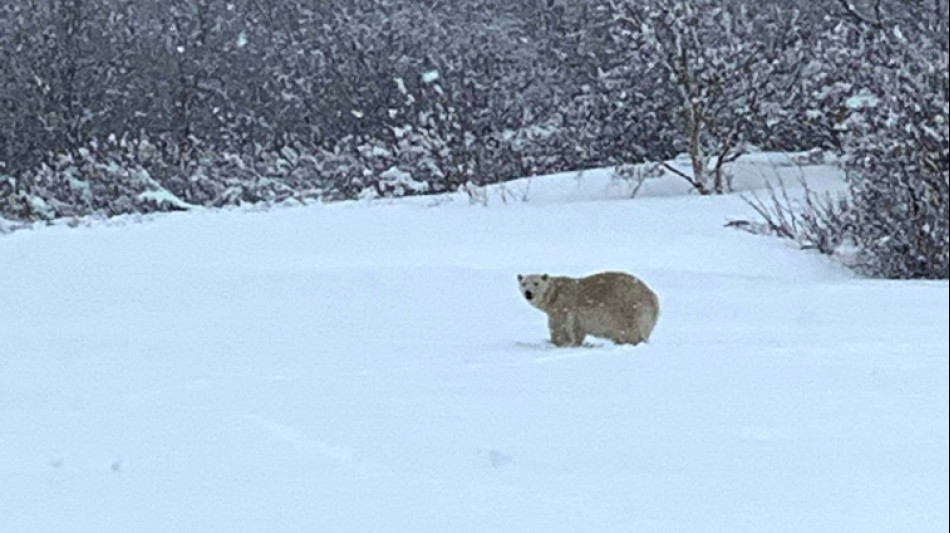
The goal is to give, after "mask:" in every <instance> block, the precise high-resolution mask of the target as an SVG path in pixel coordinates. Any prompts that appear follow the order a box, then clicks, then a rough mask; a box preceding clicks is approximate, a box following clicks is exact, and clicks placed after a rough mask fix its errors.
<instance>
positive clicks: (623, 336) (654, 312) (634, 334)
mask: <svg viewBox="0 0 950 533" xmlns="http://www.w3.org/2000/svg"><path fill="white" fill-rule="evenodd" d="M518 285H519V287H520V289H521V295H522V296H524V297H525V299H526V300H528V303H530V304H531V305H533V306H534V307H537V308H538V309H540V310H542V311H544V312H545V313H547V315H548V328H549V329H550V330H551V342H553V343H554V344H555V345H557V346H580V345H581V343H582V342H584V337H585V336H587V335H592V336H594V337H601V338H605V339H610V340H612V341H613V342H615V343H617V344H633V345H637V344H640V343H641V342H645V341H647V340H648V339H649V338H650V333H652V332H653V327H654V326H655V325H656V319H657V317H658V316H659V312H660V304H659V300H658V299H657V297H656V294H655V293H654V292H653V291H652V290H650V288H649V287H647V286H646V284H645V283H643V282H642V281H640V280H639V279H637V278H635V277H633V276H631V275H630V274H625V273H623V272H601V273H599V274H594V275H591V276H587V277H584V278H569V277H562V276H557V277H555V276H549V275H547V274H528V275H521V274H518Z"/></svg>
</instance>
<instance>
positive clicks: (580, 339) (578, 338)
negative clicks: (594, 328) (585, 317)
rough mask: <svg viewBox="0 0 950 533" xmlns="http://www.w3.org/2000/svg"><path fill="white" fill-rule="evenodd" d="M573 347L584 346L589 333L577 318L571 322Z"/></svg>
mask: <svg viewBox="0 0 950 533" xmlns="http://www.w3.org/2000/svg"><path fill="white" fill-rule="evenodd" d="M570 326H571V346H580V345H582V344H584V337H586V336H587V331H585V330H584V326H583V325H582V324H581V321H580V320H578V319H577V318H574V320H572V321H571V324H570Z"/></svg>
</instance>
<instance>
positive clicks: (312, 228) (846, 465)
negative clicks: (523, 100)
mask: <svg viewBox="0 0 950 533" xmlns="http://www.w3.org/2000/svg"><path fill="white" fill-rule="evenodd" d="M749 168H751V167H749ZM757 168H759V167H757ZM747 170H749V169H747ZM794 170H795V171H798V170H797V167H796V168H795V169H794ZM807 171H808V172H809V173H811V174H814V175H815V176H819V177H820V176H822V175H824V176H826V177H827V175H829V174H833V172H831V171H829V169H828V168H825V167H815V168H812V169H809V170H807ZM743 172H745V171H743ZM739 174H742V173H741V172H740V173H739ZM605 175H606V174H603V173H600V174H598V173H590V174H588V175H587V176H585V177H581V178H578V177H577V176H575V175H562V176H555V177H550V178H539V179H535V180H531V181H530V182H529V181H523V182H516V183H512V184H509V185H508V186H507V189H506V190H504V191H502V190H498V189H495V190H493V191H491V193H490V194H488V195H486V196H485V197H484V198H482V200H485V201H487V206H482V205H476V206H472V205H469V203H468V202H467V201H457V200H459V198H454V199H453V198H449V197H444V198H442V199H436V198H431V197H430V198H424V199H414V200H406V201H399V202H387V203H367V202H357V203H348V204H336V205H315V206H310V207H302V208H292V209H272V210H265V211H218V212H197V213H186V214H175V215H168V216H156V217H152V218H153V220H149V221H147V222H146V223H142V224H134V223H130V222H129V221H128V220H125V222H123V221H122V220H121V219H120V220H119V221H118V222H111V223H95V224H92V225H91V226H88V227H85V226H84V227H78V228H68V227H65V226H61V227H53V228H45V229H37V230H34V231H29V230H23V231H17V232H14V233H12V234H10V235H5V236H2V237H0V531H2V532H28V533H33V532H36V533H40V532H70V533H77V532H137V533H150V532H208V531H215V532H262V531H275V532H414V533H417V532H459V533H467V532H545V533H546V532H562V531H563V532H730V533H735V532H784V531H788V532H834V533H840V532H862V533H866V532H888V533H892V532H898V531H901V532H904V531H907V532H938V531H939V532H944V531H946V530H947V528H948V374H950V372H948V342H950V341H948V339H950V333H948V323H950V319H948V301H950V296H948V284H947V282H891V281H870V280H862V279H857V278H854V277H853V276H852V275H850V274H849V273H848V272H847V271H846V270H844V269H843V268H842V267H839V266H837V265H835V264H833V263H832V262H830V260H828V259H827V258H824V257H821V256H818V255H816V254H812V253H809V252H801V251H797V250H794V249H792V248H791V247H790V246H789V245H788V244H786V243H785V242H782V241H780V240H777V239H772V238H766V237H757V236H753V235H749V234H746V233H743V232H739V231H735V230H732V229H728V228H724V227H723V223H724V222H726V221H727V220H728V219H729V218H731V217H741V218H748V217H751V216H752V213H751V210H750V208H749V207H748V206H746V205H745V203H744V202H743V201H742V200H741V199H740V198H739V197H737V196H735V195H730V196H725V197H718V198H710V197H698V196H695V195H682V194H673V193H674V192H675V191H676V190H677V188H678V187H680V186H679V185H677V184H675V180H672V179H667V178H661V179H660V180H659V181H655V182H650V184H649V186H648V187H646V188H644V189H641V195H640V196H639V197H637V198H636V199H632V200H630V199H625V198H626V193H625V192H624V190H623V189H622V187H620V185H622V184H617V183H612V182H610V180H609V179H606V178H605V177H604V176H605ZM663 180H666V181H663ZM737 180H738V181H739V182H740V183H745V184H746V185H747V186H752V185H750V184H752V183H754V182H755V180H754V179H751V178H749V176H745V177H743V175H737ZM743 180H745V181H743ZM664 183H665V184H666V185H664ZM519 187H521V188H520V189H519ZM651 188H653V190H652V191H651V190H650V189H651ZM513 191H514V192H513ZM523 197H527V198H528V201H527V202H523V201H521V200H522V198H523ZM463 200H464V199H463ZM606 269H622V270H626V271H629V272H632V273H634V274H636V275H638V276H640V277H641V278H643V279H644V280H645V281H646V282H647V283H649V284H650V285H651V286H652V287H653V288H654V289H655V291H656V292H657V293H658V294H659V296H660V301H661V306H662V313H661V317H660V322H659V325H658V327H657V329H656V331H655V332H654V336H653V338H652V340H651V342H650V343H649V344H648V345H644V346H639V347H615V346H613V345H609V344H605V343H604V342H601V341H597V340H593V339H592V340H591V342H590V346H587V347H584V348H577V349H558V348H553V347H551V346H549V345H547V344H546V343H545V339H546V335H547V331H546V325H545V324H546V323H545V317H544V316H543V315H542V314H541V313H540V312H538V311H536V310H535V309H533V308H531V307H530V306H529V305H527V304H526V303H525V302H524V301H522V299H521V296H520V295H519V293H518V290H517V283H516V281H515V275H516V274H517V273H519V272H535V271H545V272H550V273H555V274H567V275H583V274H587V273H591V272H595V271H599V270H606Z"/></svg>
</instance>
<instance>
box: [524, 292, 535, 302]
mask: <svg viewBox="0 0 950 533" xmlns="http://www.w3.org/2000/svg"><path fill="white" fill-rule="evenodd" d="M524 297H525V298H527V299H529V300H530V299H531V298H534V295H533V294H531V291H524Z"/></svg>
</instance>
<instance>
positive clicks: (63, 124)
mask: <svg viewBox="0 0 950 533" xmlns="http://www.w3.org/2000/svg"><path fill="white" fill-rule="evenodd" d="M947 19H948V17H947V3H946V1H945V0H913V1H906V0H871V1H868V2H866V3H862V2H853V1H844V0H824V1H821V2H813V1H810V0H780V1H775V2H756V1H751V0H726V1H719V0H573V1H567V0H466V1H456V0H321V1H318V2H315V1H312V0H281V1H277V2H265V1H261V0H42V1H40V0H8V1H7V2H5V3H4V5H3V6H0V216H2V217H4V218H7V219H9V220H23V221H28V220H43V219H50V218H57V217H63V216H78V215H85V214H90V213H97V214H105V215H111V214H118V213H127V212H146V211H153V210H166V209H184V208H187V206H189V205H213V206H215V205H231V204H240V203H245V202H278V201H284V200H287V199H291V198H296V199H301V200H302V199H308V198H316V199H323V200H336V199H347V198H356V197H360V196H387V195H400V194H416V193H425V192H430V193H431V192H440V191H451V190H457V189H459V188H461V187H471V186H479V185H483V184H486V183H492V182H497V181H503V180H507V179H510V178H513V177H520V176H527V175H533V174H538V173H546V172H553V171H563V170H574V169H579V168H586V167H599V166H609V165H615V164H620V163H630V162H638V161H648V160H655V161H660V160H664V159H667V158H670V157H673V156H674V155H676V154H681V153H683V154H687V155H688V156H689V158H690V160H691V162H692V168H693V170H692V172H691V173H688V174H684V175H683V176H682V178H683V179H686V180H689V181H690V183H692V184H693V186H694V188H695V189H696V190H697V191H699V192H700V193H704V194H711V193H718V192H723V191H726V190H728V188H729V176H728V172H726V171H725V168H726V167H725V164H726V163H727V162H728V161H730V160H731V159H734V158H735V157H737V156H738V155H740V154H741V153H743V152H744V151H746V150H749V149H750V148H751V147H759V148H763V149H784V150H793V149H806V148H815V147H818V148H823V149H827V150H833V151H835V152H837V153H838V154H840V155H842V156H843V158H844V160H845V161H846V162H847V163H846V164H848V165H849V167H848V168H849V170H850V175H851V176H852V178H851V179H852V182H853V183H852V185H853V189H854V190H853V191H852V195H851V196H852V199H853V200H852V202H853V203H854V205H851V204H849V205H848V208H849V212H848V213H847V214H841V216H840V217H838V218H842V219H848V217H852V218H854V220H852V221H850V222H849V223H848V224H849V225H848V227H847V228H846V229H840V228H836V229H835V230H836V231H837V230H838V229H840V232H838V233H836V234H835V236H834V237H833V238H830V239H829V242H833V243H837V244H834V245H829V246H830V247H832V248H833V246H837V245H838V244H840V243H841V242H844V241H846V240H848V241H855V243H856V245H857V246H859V247H866V248H868V249H871V248H874V247H875V246H878V247H879V246H885V247H890V246H893V245H892V244H888V242H892V241H894V239H893V238H890V239H889V240H888V241H887V242H885V243H883V244H881V243H880V242H879V241H881V240H882V239H883V237H882V236H881V235H884V234H887V235H890V234H891V233H894V232H895V231H897V230H895V229H894V225H895V224H897V225H898V226H899V231H897V233H900V234H901V235H903V237H901V239H899V240H901V242H904V244H906V241H907V240H908V239H909V240H910V241H911V244H910V245H909V246H910V248H907V247H906V246H905V247H904V248H902V249H901V250H902V251H900V255H901V256H904V257H910V258H911V259H909V260H908V261H911V262H912V263H914V264H917V263H921V262H927V264H928V265H933V264H937V265H942V266H939V267H938V268H937V269H936V272H937V275H942V276H943V277H946V269H947V263H948V262H947V258H946V250H947V245H946V236H947V227H946V226H947V218H948V217H947V214H948V210H947V196H948V194H947V138H948V134H947V130H948V122H947V115H948V100H950V99H948V89H947V80H948V75H947V69H948V66H947V64H948V53H947V45H948V37H947V33H948V30H947ZM882 198H883V199H882ZM882 202H885V203H886V202H893V205H889V204H888V205H885V206H883V207H882V206H881V203H882ZM872 206H873V208H870V207H872ZM869 208H870V209H869ZM882 209H883V212H885V213H890V214H891V215H889V216H888V217H887V218H886V219H885V218H881V217H878V216H877V215H875V213H879V212H882ZM859 215H860V216H859ZM865 215H867V216H865ZM941 216H942V218H940V217H941ZM849 220H850V219H849ZM866 228H876V229H866ZM865 230H866V231H865ZM892 230H893V231H892ZM928 243H929V244H928ZM914 247H916V248H922V249H923V248H926V249H928V250H930V251H929V252H927V253H924V254H919V253H915V252H914V251H913V250H912V249H911V248H914ZM916 248H915V249H916ZM941 250H942V252H941ZM889 253H890V254H891V255H894V254H896V253H897V252H895V251H894V250H890V252H889ZM941 253H942V254H943V255H940V254H941ZM923 257H926V258H927V259H926V261H925V260H924V259H923ZM941 261H942V263H941ZM875 268H877V267H876V266H875ZM895 268H896V269H897V270H895V271H894V272H887V273H886V274H887V275H915V276H919V275H933V274H932V272H933V271H934V268H933V267H932V266H927V267H920V266H919V265H918V266H914V267H913V268H910V267H908V266H907V265H903V266H900V267H895ZM921 269H923V270H924V271H925V272H924V273H923V274H921V272H919V271H920V270H921ZM940 269H942V270H940ZM941 272H943V274H940V273H941Z"/></svg>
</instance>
